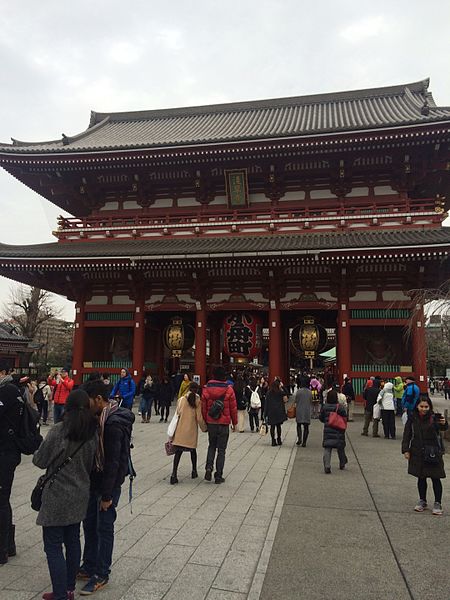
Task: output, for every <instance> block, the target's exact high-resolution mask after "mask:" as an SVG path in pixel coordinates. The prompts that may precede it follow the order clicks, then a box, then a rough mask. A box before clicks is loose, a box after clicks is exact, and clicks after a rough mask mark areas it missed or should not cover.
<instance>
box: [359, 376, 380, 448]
mask: <svg viewBox="0 0 450 600" xmlns="http://www.w3.org/2000/svg"><path fill="white" fill-rule="evenodd" d="M379 392H380V378H379V377H375V379H374V380H373V385H372V387H368V388H366V389H365V390H364V394H363V397H364V400H365V408H364V426H363V430H362V433H361V435H369V424H370V422H371V421H372V420H373V425H372V437H380V436H379V435H378V425H379V423H380V419H374V418H373V407H374V406H375V404H376V403H377V398H378V394H379Z"/></svg>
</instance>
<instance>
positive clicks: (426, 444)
mask: <svg viewBox="0 0 450 600" xmlns="http://www.w3.org/2000/svg"><path fill="white" fill-rule="evenodd" d="M447 429H448V423H447V421H446V420H445V417H444V416H443V415H441V414H440V413H435V412H433V403H432V402H431V400H430V398H428V397H427V396H426V395H424V396H422V397H421V398H420V399H419V402H418V403H417V406H416V408H415V409H414V410H413V412H412V414H411V415H410V416H409V417H408V421H407V422H406V425H405V429H404V431H403V440H402V453H403V455H404V457H405V458H406V459H407V461H408V473H409V474H410V475H413V477H417V488H418V491H419V501H418V502H417V504H416V506H415V507H414V510H415V511H416V512H423V511H424V510H426V509H427V508H428V504H427V479H428V478H430V479H431V483H432V484H433V492H434V505H433V510H432V514H433V515H437V516H440V515H442V483H441V479H444V477H445V470H444V461H443V459H442V445H441V439H440V434H439V432H440V431H446V430H447Z"/></svg>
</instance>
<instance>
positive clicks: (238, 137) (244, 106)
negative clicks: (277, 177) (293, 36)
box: [0, 80, 450, 153]
mask: <svg viewBox="0 0 450 600" xmlns="http://www.w3.org/2000/svg"><path fill="white" fill-rule="evenodd" d="M428 84H429V81H428V80H425V81H419V82H417V83H411V84H404V85H398V86H391V87H381V88H373V89H367V90H356V91H348V92H337V93H329V94H318V95H312V96H298V97H291V98H278V99H272V100H257V101H252V102H235V103H231V104H217V105H209V106H194V107H188V108H171V109H162V110H150V111H139V112H119V113H97V112H93V113H92V115H91V121H90V124H89V127H88V129H87V130H86V131H84V132H82V133H80V134H78V135H75V136H71V137H67V136H63V139H60V140H54V141H49V142H41V143H32V142H20V141H18V140H13V144H4V145H0V152H3V153H4V152H7V153H30V152H32V153H49V152H50V153H60V152H61V153H65V152H83V151H100V150H113V149H117V150H119V149H131V148H160V147H166V146H186V145H200V144H208V143H219V142H224V143H226V142H232V141H243V140H248V141H251V140H261V139H277V138H286V137H301V136H304V135H314V134H321V133H338V132H350V131H358V130H368V129H376V128H389V127H398V126H405V125H414V124H425V123H435V122H440V121H448V120H450V108H440V107H437V106H436V104H435V102H434V100H433V97H432V95H431V93H430V92H428V91H427V90H428Z"/></svg>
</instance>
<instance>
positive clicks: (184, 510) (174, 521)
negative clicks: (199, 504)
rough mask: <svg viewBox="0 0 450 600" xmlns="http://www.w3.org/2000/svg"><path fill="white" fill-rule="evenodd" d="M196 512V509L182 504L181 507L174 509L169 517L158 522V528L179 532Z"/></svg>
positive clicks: (168, 514)
mask: <svg viewBox="0 0 450 600" xmlns="http://www.w3.org/2000/svg"><path fill="white" fill-rule="evenodd" d="M196 511H197V509H196V508H191V507H190V506H186V505H183V503H181V504H180V506H176V507H175V508H173V509H172V510H171V511H170V512H168V513H167V515H165V516H164V517H163V518H162V519H160V520H159V521H158V527H160V528H162V529H175V530H177V531H178V530H179V529H181V528H182V527H183V525H184V524H185V523H186V521H188V520H189V518H190V517H192V515H193V514H194V513H195V512H196Z"/></svg>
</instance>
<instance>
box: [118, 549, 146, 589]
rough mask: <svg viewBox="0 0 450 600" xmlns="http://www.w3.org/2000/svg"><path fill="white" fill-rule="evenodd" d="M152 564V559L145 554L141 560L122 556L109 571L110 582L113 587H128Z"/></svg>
mask: <svg viewBox="0 0 450 600" xmlns="http://www.w3.org/2000/svg"><path fill="white" fill-rule="evenodd" d="M151 562H152V558H151V557H148V556H147V553H146V554H144V555H142V557H141V558H136V557H135V556H133V557H131V556H122V557H121V559H120V560H117V561H116V562H115V563H114V566H113V568H112V569H111V576H110V582H111V584H112V585H113V586H114V585H120V586H123V585H125V586H130V585H131V584H132V583H134V582H135V581H136V579H139V577H140V575H141V573H143V572H144V571H145V570H146V569H147V567H148V565H149V564H150V563H151Z"/></svg>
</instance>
